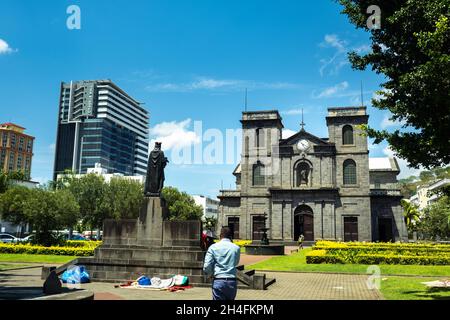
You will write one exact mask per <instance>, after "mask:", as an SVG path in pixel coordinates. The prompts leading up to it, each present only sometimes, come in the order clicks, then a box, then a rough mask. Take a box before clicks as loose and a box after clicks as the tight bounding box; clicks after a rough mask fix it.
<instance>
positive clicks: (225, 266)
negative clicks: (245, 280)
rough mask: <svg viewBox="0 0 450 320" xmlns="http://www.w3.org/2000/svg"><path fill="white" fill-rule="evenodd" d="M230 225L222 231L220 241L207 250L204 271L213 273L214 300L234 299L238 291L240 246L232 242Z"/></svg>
mask: <svg viewBox="0 0 450 320" xmlns="http://www.w3.org/2000/svg"><path fill="white" fill-rule="evenodd" d="M231 238H232V233H231V229H230V228H229V227H223V228H222V230H221V231H220V241H219V242H217V243H215V244H213V245H212V246H210V247H209V249H208V251H207V252H206V256H205V262H204V265H203V271H204V272H205V273H206V274H208V275H213V276H214V280H213V283H212V295H213V300H234V299H235V298H236V293H237V280H236V267H237V265H238V263H239V258H240V254H241V251H240V248H239V247H238V246H237V245H235V244H234V243H232V242H231Z"/></svg>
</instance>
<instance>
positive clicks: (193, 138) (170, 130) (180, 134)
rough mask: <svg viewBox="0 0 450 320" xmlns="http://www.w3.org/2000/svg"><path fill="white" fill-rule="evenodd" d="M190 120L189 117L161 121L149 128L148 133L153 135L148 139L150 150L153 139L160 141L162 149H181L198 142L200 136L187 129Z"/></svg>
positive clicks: (152, 145) (153, 142)
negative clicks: (181, 119)
mask: <svg viewBox="0 0 450 320" xmlns="http://www.w3.org/2000/svg"><path fill="white" fill-rule="evenodd" d="M191 122H192V120H191V119H186V120H183V121H180V122H176V121H171V122H162V123H159V124H157V125H155V126H154V127H153V128H150V135H151V136H153V137H154V139H151V140H150V145H149V147H150V150H152V149H153V147H154V144H155V141H158V142H161V143H162V149H163V150H170V149H173V148H176V149H182V148H184V147H188V146H192V145H194V144H198V143H200V139H201V137H199V136H198V135H197V134H196V133H195V132H194V131H190V130H189V127H190V126H191Z"/></svg>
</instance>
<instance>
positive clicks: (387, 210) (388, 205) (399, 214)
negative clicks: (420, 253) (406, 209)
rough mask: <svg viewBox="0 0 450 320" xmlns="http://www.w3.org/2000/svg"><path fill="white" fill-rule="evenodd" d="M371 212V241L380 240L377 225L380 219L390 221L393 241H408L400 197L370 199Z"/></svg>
mask: <svg viewBox="0 0 450 320" xmlns="http://www.w3.org/2000/svg"><path fill="white" fill-rule="evenodd" d="M371 210H372V233H373V241H378V240H380V238H379V223H378V222H379V219H380V218H388V219H392V221H393V235H394V238H395V239H394V241H408V230H407V228H406V224H405V220H404V217H403V209H402V206H401V204H400V197H389V196H383V197H372V198H371Z"/></svg>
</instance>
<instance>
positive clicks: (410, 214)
mask: <svg viewBox="0 0 450 320" xmlns="http://www.w3.org/2000/svg"><path fill="white" fill-rule="evenodd" d="M401 205H402V207H403V216H404V217H405V222H406V225H407V227H408V229H409V230H412V229H413V228H414V226H415V222H416V221H417V220H419V217H420V213H419V210H418V208H417V206H415V205H414V204H412V203H411V202H410V201H408V200H406V199H402V201H401Z"/></svg>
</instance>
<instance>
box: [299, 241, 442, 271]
mask: <svg viewBox="0 0 450 320" xmlns="http://www.w3.org/2000/svg"><path fill="white" fill-rule="evenodd" d="M306 262H307V263H360V264H382V263H384V264H421V265H427V264H428V265H446V264H450V245H446V244H432V243H378V242H334V241H317V242H316V244H315V245H314V246H313V248H312V251H311V252H310V253H309V254H307V255H306Z"/></svg>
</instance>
